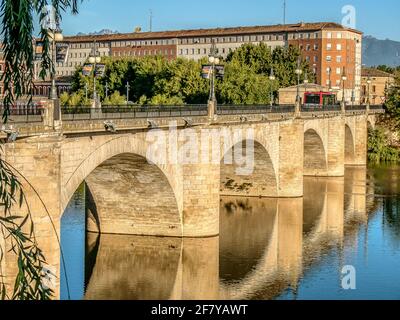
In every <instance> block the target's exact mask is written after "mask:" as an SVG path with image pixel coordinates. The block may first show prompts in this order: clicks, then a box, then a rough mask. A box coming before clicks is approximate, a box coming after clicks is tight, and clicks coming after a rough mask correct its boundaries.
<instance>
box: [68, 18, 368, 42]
mask: <svg viewBox="0 0 400 320" xmlns="http://www.w3.org/2000/svg"><path fill="white" fill-rule="evenodd" d="M319 30H348V31H352V32H355V33H358V34H362V32H360V31H358V30H354V29H349V28H345V27H343V26H342V25H340V24H338V23H334V22H313V23H303V22H301V23H297V24H285V25H283V24H278V25H270V26H253V27H232V28H215V29H195V30H175V31H157V32H134V33H117V34H108V35H87V36H67V37H65V41H70V42H91V41H109V40H136V39H163V38H185V37H202V36H221V35H239V34H254V33H272V32H282V33H283V32H312V31H319Z"/></svg>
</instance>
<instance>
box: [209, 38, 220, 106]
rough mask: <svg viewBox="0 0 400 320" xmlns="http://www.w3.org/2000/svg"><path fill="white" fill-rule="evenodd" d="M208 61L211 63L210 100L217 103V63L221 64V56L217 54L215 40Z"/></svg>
mask: <svg viewBox="0 0 400 320" xmlns="http://www.w3.org/2000/svg"><path fill="white" fill-rule="evenodd" d="M208 62H209V63H211V73H212V74H211V86H210V98H209V99H210V101H212V102H214V103H216V102H217V99H216V98H215V65H217V64H219V62H220V61H219V58H218V56H217V50H216V47H215V41H214V40H213V41H212V46H211V52H210V56H209V57H208Z"/></svg>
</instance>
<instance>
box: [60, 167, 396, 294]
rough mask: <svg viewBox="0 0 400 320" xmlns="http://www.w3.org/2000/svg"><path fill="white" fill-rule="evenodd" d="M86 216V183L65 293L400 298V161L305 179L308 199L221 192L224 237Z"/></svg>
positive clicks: (73, 219) (73, 225)
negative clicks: (96, 228)
mask: <svg viewBox="0 0 400 320" xmlns="http://www.w3.org/2000/svg"><path fill="white" fill-rule="evenodd" d="M84 216H85V191H84V188H83V187H81V188H79V189H78V190H77V192H76V194H75V195H74V197H73V199H72V200H71V202H70V204H69V206H68V208H67V210H66V212H65V214H64V216H63V218H62V228H61V229H62V230H61V242H62V248H63V254H64V260H65V265H66V268H64V267H63V268H62V272H61V298H62V299H68V297H70V298H71V299H78V300H79V299H88V300H91V299H102V300H103V299H105V300H108V299H134V300H136V299H139V300H142V299H146V300H147V299H151V300H153V299H161V300H163V299H185V300H186V299H227V300H228V299H229V300H230V299H234V300H236V299H246V300H250V299H257V300H269V299H277V300H294V299H299V300H304V299H305V300H307V299H335V300H336V299H338V300H343V299H400V276H399V274H398V270H400V167H399V166H389V165H387V166H384V165H383V166H376V167H370V168H368V169H367V170H366V169H362V168H347V169H346V174H345V177H344V178H305V181H304V198H301V199H253V198H231V197H224V198H221V206H220V220H221V221H220V230H221V233H220V236H219V237H215V238H207V239H175V238H157V237H136V236H123V235H102V236H98V235H96V234H91V233H87V234H86V232H85V217H84ZM65 270H66V271H67V272H65ZM65 275H67V279H68V286H67V281H66V276H65ZM346 284H347V285H346ZM349 284H350V288H349V286H348V285H349ZM68 292H69V295H68Z"/></svg>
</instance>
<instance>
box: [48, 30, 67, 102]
mask: <svg viewBox="0 0 400 320" xmlns="http://www.w3.org/2000/svg"><path fill="white" fill-rule="evenodd" d="M48 37H49V39H50V41H51V45H52V53H53V69H52V72H51V94H50V99H51V100H58V92H57V86H56V64H57V48H56V43H57V42H61V41H63V40H64V37H63V35H62V33H61V30H60V29H54V30H49V32H48Z"/></svg>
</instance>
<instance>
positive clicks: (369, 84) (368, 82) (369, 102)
mask: <svg viewBox="0 0 400 320" xmlns="http://www.w3.org/2000/svg"><path fill="white" fill-rule="evenodd" d="M371 83H372V81H371V77H369V76H368V79H367V84H368V97H367V105H370V104H371V100H370V90H371Z"/></svg>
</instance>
